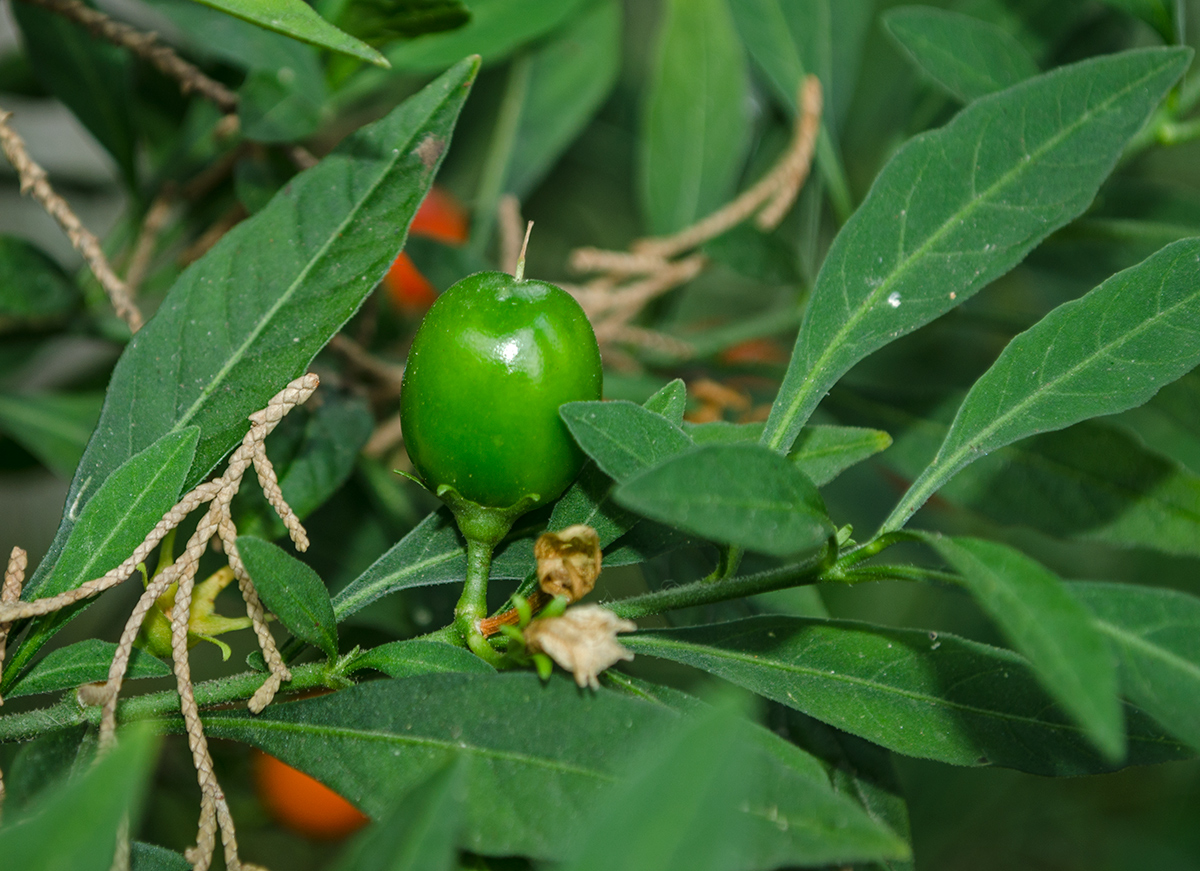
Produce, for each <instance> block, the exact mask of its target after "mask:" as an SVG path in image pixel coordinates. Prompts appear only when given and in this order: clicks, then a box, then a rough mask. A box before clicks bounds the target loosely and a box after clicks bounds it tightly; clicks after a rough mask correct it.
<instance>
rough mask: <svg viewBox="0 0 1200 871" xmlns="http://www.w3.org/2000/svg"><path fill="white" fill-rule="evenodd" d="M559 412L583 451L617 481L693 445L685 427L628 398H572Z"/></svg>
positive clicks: (642, 470)
mask: <svg viewBox="0 0 1200 871" xmlns="http://www.w3.org/2000/svg"><path fill="white" fill-rule="evenodd" d="M558 413H559V415H560V416H561V417H562V419H563V420H564V421H565V422H566V424H567V429H569V430H570V431H571V435H573V436H574V437H575V441H576V442H578V443H579V446H580V447H581V448H583V451H584V453H586V454H587V455H588V456H589V457H591V458H592V459H593V460H595V461H596V465H597V466H599V467H600V468H601V469H603V470H604V473H605V474H606V475H608V476H609V477H610V478H612V479H613V480H614V481H624V480H626V479H628V478H630V477H632V476H633V475H636V474H638V473H639V472H644V471H645V470H646V469H649V468H650V467H652V466H656V465H658V464H659V463H661V462H663V461H664V460H666V459H668V458H669V457H672V456H675V455H676V454H679V453H682V452H683V451H686V450H689V449H690V448H691V447H692V440H691V439H689V438H688V437H687V435H686V434H685V433H684V431H683V430H681V429H680V428H679V427H677V426H675V425H674V424H673V423H671V422H670V421H669V420H667V419H666V418H665V417H663V416H662V415H661V414H655V413H654V412H653V411H648V410H647V409H645V408H643V407H642V406H640V405H635V404H634V403H632V402H627V401H625V400H615V401H613V402H569V403H567V404H566V405H564V406H562V408H560V409H559V412H558Z"/></svg>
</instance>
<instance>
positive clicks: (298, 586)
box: [237, 535, 337, 659]
mask: <svg viewBox="0 0 1200 871" xmlns="http://www.w3.org/2000/svg"><path fill="white" fill-rule="evenodd" d="M237 546H238V553H240V554H241V557H242V561H243V562H245V563H246V571H247V572H249V573H250V579H251V580H252V581H254V586H255V587H256V588H257V589H258V593H259V595H260V596H262V600H263V602H264V603H265V604H266V606H267V608H268V609H269V610H270V611H271V612H272V613H273V614H274V615H275V616H276V617H278V618H279V622H281V623H282V624H283V625H284V626H285V627H287V630H288V631H289V632H291V633H292V634H293V635H295V636H296V637H297V638H299V639H300V640H302V641H307V642H308V643H309V644H312V645H313V646H315V647H318V648H320V650H322V651H323V652H324V653H325V655H326V656H328V657H329V658H330V659H333V658H334V657H336V656H337V618H336V617H334V615H333V605H332V604H331V603H330V601H329V591H328V590H326V589H325V582H324V581H322V580H321V577H320V575H318V574H317V573H316V572H315V571H313V570H312V568H311V567H310V566H308V565H307V564H306V563H302V562H300V560H298V559H296V558H295V557H294V556H292V555H291V554H290V553H288V552H287V551H285V550H283V549H282V548H280V547H276V546H275V545H273V544H271V542H269V541H263V540H262V539H261V538H255V537H254V536H252V535H240V536H238V540H237Z"/></svg>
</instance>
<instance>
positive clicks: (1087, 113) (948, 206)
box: [763, 49, 1191, 451]
mask: <svg viewBox="0 0 1200 871" xmlns="http://www.w3.org/2000/svg"><path fill="white" fill-rule="evenodd" d="M1190 59H1191V51H1190V50H1189V49H1143V50H1137V51H1128V52H1124V53H1122V54H1117V55H1110V56H1107V57H1100V58H1095V59H1092V60H1086V61H1083V62H1081V63H1078V64H1073V65H1071V66H1066V67H1061V68H1059V69H1056V70H1054V71H1052V72H1049V73H1046V74H1044V75H1041V76H1038V77H1036V78H1034V79H1030V80H1029V81H1027V82H1023V83H1021V84H1019V85H1016V86H1014V87H1012V88H1009V89H1008V90H1006V91H1003V92H1001V93H999V94H995V95H993V96H991V97H987V98H984V99H981V100H977V101H975V102H974V103H971V104H970V105H968V106H967V107H966V108H965V109H963V110H962V111H961V112H960V113H959V114H958V115H957V116H956V117H955V118H954V120H952V121H951V122H950V123H949V124H947V125H946V126H945V127H943V128H941V129H940V130H936V131H933V132H931V133H926V134H922V135H921V136H918V137H916V138H915V139H913V140H911V141H910V142H909V143H908V144H907V145H905V146H904V147H903V148H901V149H900V151H899V152H897V154H896V155H895V157H893V158H892V159H891V161H890V162H889V163H888V164H887V166H885V167H884V169H883V171H882V172H881V173H880V174H879V176H878V177H877V178H876V180H875V184H874V185H873V186H872V188H871V192H870V193H869V194H868V195H867V199H866V200H865V201H864V202H863V204H862V206H860V207H859V209H858V211H857V212H855V214H854V216H853V217H852V218H851V219H850V221H848V222H847V223H846V225H845V226H844V227H843V228H842V231H841V232H840V233H839V234H838V236H837V238H836V239H835V240H834V243H833V245H832V247H831V248H830V250H829V254H828V256H827V257H826V258H825V262H824V264H823V265H822V267H821V272H820V274H819V275H818V276H817V282H816V286H815V288H814V290H813V294H812V299H811V300H810V302H809V306H808V309H807V311H806V312H805V317H804V322H803V324H802V325H801V328H800V335H799V336H798V337H797V339H796V348H795V351H794V352H793V354H792V359H791V363H790V364H789V365H788V371H787V375H786V376H785V378H784V382H783V386H782V387H781V388H780V391H779V396H778V398H777V399H776V401H775V404H774V406H773V407H772V409H771V417H770V419H769V420H768V422H767V428H766V430H765V431H764V434H763V440H764V442H765V443H766V444H767V445H769V446H770V447H772V448H774V449H775V450H779V451H785V450H787V449H789V448H790V447H791V446H792V444H793V442H794V441H795V439H796V437H797V436H798V435H799V433H800V429H801V427H802V426H803V425H804V423H805V422H806V421H807V420H808V417H809V415H810V414H811V413H812V411H813V409H814V408H816V406H817V403H818V402H820V400H821V398H822V397H824V396H825V394H826V392H827V391H828V390H829V388H830V387H832V386H833V384H834V383H835V382H836V381H837V380H838V379H839V378H840V377H841V376H842V375H843V374H844V373H845V372H846V371H847V370H848V369H849V368H850V367H851V366H853V365H854V364H855V363H857V362H858V361H859V360H861V359H862V358H863V357H866V356H867V355H868V354H870V353H871V352H872V351H875V350H877V349H878V348H880V347H882V346H884V345H886V344H887V343H889V342H891V341H893V340H895V339H897V338H899V337H900V336H902V335H904V334H906V333H909V332H911V331H913V330H915V329H916V328H917V327H919V326H921V325H923V324H925V323H928V322H929V321H931V320H933V319H934V318H936V317H937V316H938V315H940V314H942V313H944V312H946V311H949V310H950V309H951V308H953V307H954V306H956V305H958V304H960V303H962V302H963V301H964V300H966V299H967V298H969V297H970V296H971V295H972V294H974V293H975V292H976V291H977V290H979V289H980V288H981V287H983V286H984V285H985V284H987V283H988V282H990V281H992V280H993V279H994V278H997V277H998V276H1000V275H1002V274H1004V273H1005V272H1007V271H1008V270H1009V269H1011V268H1012V267H1013V266H1014V265H1015V264H1017V263H1018V262H1020V260H1021V259H1022V258H1023V257H1024V256H1025V254H1027V253H1028V252H1029V250H1030V249H1031V248H1033V247H1034V246H1035V245H1036V244H1037V243H1038V242H1040V241H1041V240H1042V239H1044V238H1045V237H1046V236H1047V235H1048V234H1049V233H1050V232H1052V231H1053V230H1054V229H1056V228H1057V227H1060V226H1062V225H1063V224H1065V223H1067V222H1068V221H1070V220H1071V219H1072V218H1074V217H1075V216H1076V215H1078V214H1079V213H1080V212H1081V211H1083V209H1084V208H1086V206H1087V204H1088V203H1090V202H1091V200H1092V198H1093V197H1094V196H1095V193H1096V190H1097V188H1098V187H1099V186H1100V183H1101V182H1102V181H1103V180H1104V178H1105V177H1106V176H1107V175H1108V173H1109V172H1110V171H1111V170H1112V167H1113V165H1114V164H1115V163H1116V161H1117V158H1118V157H1119V156H1120V154H1121V151H1122V149H1123V148H1124V147H1125V143H1126V142H1127V141H1128V140H1129V139H1130V137H1132V136H1133V134H1134V133H1136V132H1137V131H1138V130H1139V129H1140V128H1141V126H1142V125H1143V124H1144V123H1145V121H1146V119H1147V118H1148V117H1149V115H1150V113H1151V111H1153V109H1154V107H1155V106H1156V105H1157V104H1158V102H1159V100H1160V99H1161V98H1162V96H1163V94H1165V93H1166V91H1167V89H1168V88H1169V87H1170V86H1171V84H1172V83H1173V82H1174V81H1175V80H1176V79H1177V78H1178V77H1179V75H1180V73H1181V72H1182V71H1183V69H1184V68H1185V67H1186V66H1187V64H1188V62H1189V60H1190Z"/></svg>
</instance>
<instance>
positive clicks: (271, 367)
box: [30, 59, 478, 590]
mask: <svg viewBox="0 0 1200 871" xmlns="http://www.w3.org/2000/svg"><path fill="white" fill-rule="evenodd" d="M477 66H478V64H477V61H475V60H472V59H468V60H465V61H463V62H462V63H461V64H459V65H457V66H456V67H454V68H453V69H452V70H450V71H449V72H447V73H446V74H445V75H443V76H442V77H440V78H439V79H437V80H436V81H434V82H433V83H432V84H430V85H429V86H428V87H426V88H425V89H424V90H423V91H421V92H420V93H418V94H416V95H414V96H413V97H411V98H410V99H409V100H407V101H406V102H405V103H403V104H402V105H401V106H399V107H398V108H397V109H395V110H394V111H393V112H392V113H391V114H389V115H387V116H386V117H385V118H383V119H382V120H380V121H378V122H376V123H375V124H372V125H370V126H367V127H364V128H362V129H361V130H359V131H358V132H357V133H355V134H353V135H352V136H350V137H348V138H347V139H346V140H345V141H344V142H343V143H342V144H341V145H340V146H339V147H338V148H337V149H335V150H334V152H333V153H331V154H330V155H329V156H327V157H326V158H325V159H324V160H322V161H321V163H320V164H318V165H317V166H316V167H314V168H313V169H310V170H308V171H307V172H304V173H301V174H300V175H298V176H296V177H295V178H294V179H292V181H291V182H290V183H289V184H288V186H287V187H286V188H285V189H284V190H282V191H281V192H280V193H279V194H278V195H276V197H275V198H274V199H273V200H271V203H270V204H269V205H268V206H267V207H266V208H265V209H263V210H262V211H261V212H259V213H258V214H257V215H255V216H254V217H252V218H250V219H249V220H246V221H244V222H243V223H241V224H239V225H238V226H237V227H235V228H234V229H233V230H231V231H230V232H229V233H227V234H226V235H225V236H224V237H223V238H222V239H221V241H220V242H219V243H217V245H216V246H215V247H214V248H213V249H212V250H211V251H210V252H209V253H208V254H207V255H205V256H204V257H203V258H202V259H201V260H199V261H198V262H197V263H195V264H193V265H192V266H191V267H189V268H188V269H187V270H186V271H185V272H184V273H183V274H182V275H181V276H180V278H179V280H178V281H177V282H176V283H175V286H174V287H173V288H172V289H171V292H170V293H169V294H168V295H167V298H166V299H165V300H164V301H163V303H162V305H161V306H160V307H159V309H158V311H157V312H156V313H155V315H154V317H153V318H152V319H151V320H150V321H149V323H147V324H146V326H145V327H144V328H143V329H142V330H140V331H139V332H138V334H137V335H136V336H135V337H134V339H133V340H132V341H131V342H130V344H129V345H128V346H127V348H126V350H125V353H124V354H123V355H122V357H121V360H120V361H119V362H118V363H117V367H116V370H115V371H114V372H113V377H112V381H111V383H110V385H109V390H108V398H107V400H106V402H105V406H104V411H103V413H102V415H101V419H100V424H99V426H98V427H97V430H96V435H95V436H93V438H92V441H91V443H90V444H89V445H88V450H87V452H86V453H85V454H84V457H83V461H82V463H81V464H80V467H79V470H78V472H77V473H76V476H75V480H74V481H73V482H72V485H71V489H70V491H69V493H68V496H67V505H68V506H69V509H70V510H69V511H68V513H67V516H66V517H65V518H64V519H63V522H62V524H61V526H60V527H59V530H58V533H57V534H56V536H55V540H54V544H53V545H52V546H51V549H50V553H49V555H48V557H47V559H46V560H45V561H43V563H42V564H41V566H39V568H38V572H37V574H36V575H35V576H34V578H33V579H32V581H31V583H30V586H31V588H32V589H33V590H37V589H38V587H39V586H40V585H41V584H42V583H44V577H45V574H46V573H47V571H48V570H49V567H50V566H52V565H54V564H55V563H56V562H57V557H58V555H59V553H60V552H61V550H62V548H63V545H64V543H65V542H66V541H67V538H68V536H70V535H71V530H72V528H73V526H74V522H75V519H76V517H77V516H78V512H79V511H80V510H82V509H83V507H84V506H85V505H86V504H87V503H88V501H89V500H90V499H91V498H92V496H93V495H94V493H95V491H96V488H98V487H99V486H100V485H101V484H102V483H103V482H104V480H105V479H106V478H107V477H108V476H109V475H110V474H112V471H113V470H114V469H116V468H117V467H118V466H119V465H120V464H121V463H123V462H124V461H125V460H126V459H128V458H129V456H131V455H132V454H134V453H136V452H137V451H139V450H141V449H142V448H143V447H145V446H146V445H148V444H150V443H151V442H153V441H154V440H155V439H157V438H158V437H160V436H162V435H164V434H166V433H171V432H178V431H179V430H182V429H184V428H186V427H188V426H192V425H196V426H199V427H200V433H201V434H200V442H199V445H198V446H197V449H196V459H195V464H194V467H193V469H192V471H191V473H190V475H189V476H188V484H189V485H194V484H196V483H198V482H199V481H201V480H203V479H204V478H205V477H206V476H207V475H208V473H209V472H210V471H211V470H212V468H213V467H214V466H215V465H216V464H217V462H218V461H219V460H220V459H221V458H222V457H223V456H224V455H225V454H226V453H227V452H228V451H229V450H230V449H231V448H232V447H233V446H234V445H236V444H237V443H238V442H239V441H241V439H242V437H243V435H244V434H245V432H246V418H247V416H248V415H250V414H251V413H253V412H254V411H257V410H258V409H260V408H262V407H263V406H264V405H266V403H267V401H268V400H269V399H270V398H271V396H273V395H274V394H275V393H276V392H278V391H279V390H280V388H282V387H283V386H284V385H285V384H286V383H287V382H288V381H290V380H291V379H293V378H295V377H296V376H298V375H300V374H301V373H302V372H304V370H305V369H306V368H307V366H308V363H309V361H310V360H311V359H312V358H313V356H314V355H315V354H316V353H317V351H318V350H320V348H321V347H322V346H323V345H324V344H325V342H327V341H328V340H329V338H330V337H331V336H332V335H333V334H334V333H336V332H337V331H338V330H339V329H340V328H341V325H342V324H343V323H345V321H346V320H347V319H348V318H349V317H350V316H351V315H352V314H353V313H354V311H355V310H356V309H357V308H358V306H359V305H360V304H361V303H362V301H363V299H365V298H366V296H367V295H368V294H369V293H370V292H371V291H372V290H374V288H375V285H376V284H377V283H378V282H379V279H380V278H382V277H383V275H384V273H385V272H386V271H387V268H388V267H389V266H390V265H391V263H392V261H393V260H394V259H395V257H396V254H397V252H398V251H399V250H400V248H401V247H402V246H403V244H404V236H405V228H406V227H407V226H408V224H409V222H410V221H411V220H412V216H413V215H414V214H415V213H416V210H417V208H418V206H419V205H420V203H421V201H422V199H423V198H424V196H425V192H426V190H427V189H428V187H429V184H430V182H431V181H432V178H433V175H434V173H435V171H436V170H437V167H438V165H439V162H440V160H441V156H442V154H443V153H444V152H445V149H446V146H447V144H448V142H449V138H450V133H451V130H452V129H453V126H454V122H455V119H456V118H457V115H458V111H459V109H460V108H461V106H462V103H463V101H464V100H465V99H466V96H467V93H468V90H469V88H468V87H467V86H468V85H469V84H470V83H471V81H472V80H473V78H474V76H475V72H476V69H477Z"/></svg>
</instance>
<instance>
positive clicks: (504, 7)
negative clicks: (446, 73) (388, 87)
mask: <svg viewBox="0 0 1200 871" xmlns="http://www.w3.org/2000/svg"><path fill="white" fill-rule="evenodd" d="M583 3H584V0H472V2H471V4H470V9H471V20H470V21H468V22H467V23H466V24H465V25H463V26H462V27H460V28H458V29H457V30H451V31H448V32H446V33H429V34H425V35H424V36H418V37H417V38H416V39H411V40H407V41H405V42H401V43H399V44H398V45H396V46H394V47H392V48H390V49H389V50H388V52H387V57H388V60H389V61H391V62H392V66H393V67H395V68H396V69H398V70H411V71H412V72H426V73H428V72H435V71H437V70H441V69H445V67H447V66H449V65H450V64H452V63H454V62H455V61H456V60H458V59H459V58H461V57H462V56H463V55H467V54H478V55H480V56H481V57H482V58H483V60H484V62H485V63H488V64H492V63H496V62H497V61H501V60H504V58H506V57H508V56H509V55H510V54H512V53H513V52H514V51H516V50H517V49H519V48H520V47H521V46H523V45H526V44H527V43H530V42H532V41H533V40H535V39H537V38H538V37H541V36H544V35H545V34H547V33H550V32H551V31H553V30H554V29H556V28H557V27H560V26H561V25H563V24H565V23H566V22H567V21H569V20H571V19H572V18H573V17H574V16H575V14H576V13H577V12H578V11H579V9H580V8H581V7H582V6H583Z"/></svg>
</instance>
